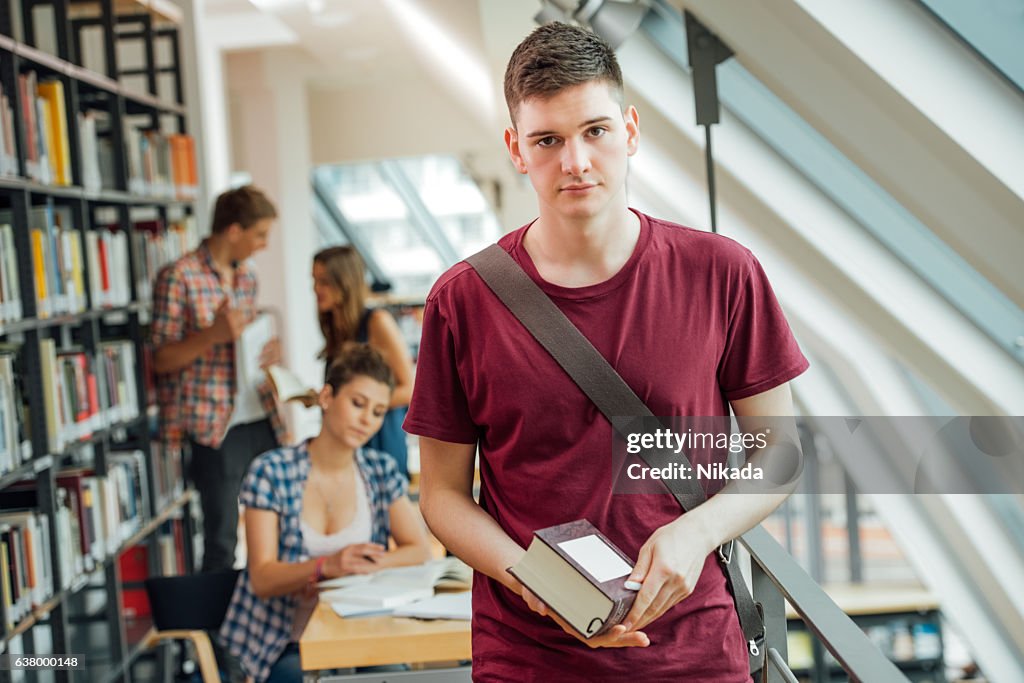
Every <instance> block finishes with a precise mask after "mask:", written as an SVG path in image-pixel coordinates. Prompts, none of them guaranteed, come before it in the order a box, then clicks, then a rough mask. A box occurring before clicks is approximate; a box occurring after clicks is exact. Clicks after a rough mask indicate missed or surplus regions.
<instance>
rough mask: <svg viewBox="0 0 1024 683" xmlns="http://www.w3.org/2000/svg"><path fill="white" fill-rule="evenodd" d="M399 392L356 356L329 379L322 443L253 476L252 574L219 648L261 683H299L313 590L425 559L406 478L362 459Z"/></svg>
mask: <svg viewBox="0 0 1024 683" xmlns="http://www.w3.org/2000/svg"><path fill="white" fill-rule="evenodd" d="M394 385H395V380H394V376H393V375H392V372H391V369H390V368H389V367H388V365H387V363H385V362H384V359H383V358H382V357H381V356H380V354H379V353H377V352H376V351H374V350H372V349H371V348H370V347H368V346H367V345H365V344H358V345H353V346H352V347H351V348H350V349H349V350H348V351H347V352H346V353H345V354H343V355H342V356H341V357H340V358H339V359H338V360H336V361H335V362H334V363H333V364H332V365H331V367H330V369H329V370H328V372H327V384H326V385H325V386H324V388H323V390H322V391H321V392H320V396H319V403H320V407H321V408H322V409H323V426H322V428H321V430H320V434H319V435H317V436H316V437H314V438H312V439H310V440H309V441H306V442H305V443H302V444H299V445H298V446H294V447H286V448H279V449H277V450H273V451H269V452H267V453H264V454H263V455H261V456H259V457H258V458H256V460H254V461H253V463H252V465H251V466H250V468H249V473H248V475H246V479H245V482H244V483H243V484H242V492H241V496H240V501H241V503H242V505H244V506H245V508H246V512H245V536H246V544H247V546H248V557H249V566H248V567H247V568H246V569H245V570H244V571H243V572H242V574H241V575H240V576H239V579H238V584H237V586H236V587H235V594H234V596H233V597H232V599H231V605H230V606H229V607H228V612H227V616H226V617H225V619H224V624H223V625H222V626H221V629H220V638H221V640H222V642H223V643H224V645H225V646H226V647H227V649H228V651H229V652H230V653H231V654H232V655H233V656H235V657H237V658H238V659H239V662H240V664H241V666H242V670H243V671H244V672H245V673H246V675H248V676H251V677H252V678H253V679H254V680H255V681H257V683H264V682H266V681H271V682H273V683H276V682H277V681H295V682H298V681H301V680H302V672H301V670H300V667H299V654H298V640H299V636H300V635H301V634H302V630H303V629H304V628H305V626H306V622H307V621H308V620H309V616H310V614H311V613H312V611H313V607H314V606H315V605H316V591H315V586H314V584H315V583H316V582H318V581H320V580H322V579H329V578H334V577H338V576H345V575H347V574H367V573H371V572H375V571H377V570H379V569H383V568H385V567H395V566H400V565H411V564H419V563H421V562H425V561H427V560H428V559H430V547H429V544H428V541H427V535H426V531H425V528H424V525H423V522H422V519H421V518H420V516H419V513H418V511H417V510H416V509H415V508H414V507H413V505H412V503H411V502H410V501H409V498H408V496H407V495H406V494H407V492H408V484H407V482H406V479H405V477H404V476H402V474H401V473H399V471H398V469H397V467H396V466H395V463H394V461H393V460H392V459H391V456H389V455H387V454H386V453H381V452H379V451H374V450H371V449H366V448H363V445H364V444H365V443H366V442H367V440H368V439H369V438H370V437H371V436H372V435H373V434H374V433H375V432H376V431H377V430H378V429H379V428H380V425H381V422H382V421H383V420H384V414H385V413H386V412H387V410H388V405H389V403H390V401H391V392H392V390H393V389H394ZM389 537H390V538H394V540H395V544H396V547H395V548H394V549H393V550H387V546H388V539H389ZM311 588H313V590H311Z"/></svg>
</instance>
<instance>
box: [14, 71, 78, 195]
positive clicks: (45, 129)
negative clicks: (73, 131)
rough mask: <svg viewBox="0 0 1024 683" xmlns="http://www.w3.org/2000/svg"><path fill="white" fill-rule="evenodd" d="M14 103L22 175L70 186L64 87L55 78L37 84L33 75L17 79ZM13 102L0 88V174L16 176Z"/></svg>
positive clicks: (24, 75)
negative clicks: (21, 141)
mask: <svg viewBox="0 0 1024 683" xmlns="http://www.w3.org/2000/svg"><path fill="white" fill-rule="evenodd" d="M17 85H18V100H19V101H20V103H21V107H20V109H21V111H20V112H17V113H19V114H20V115H21V120H22V122H23V127H22V128H23V131H24V141H25V172H26V175H27V176H28V177H29V178H31V179H33V180H37V181H39V182H41V183H46V184H52V185H70V184H71V183H72V179H71V151H70V144H69V141H68V124H67V122H68V119H67V108H66V98H65V97H64V84H63V83H62V82H61V81H60V80H59V79H56V78H46V79H43V80H42V81H40V80H39V77H38V76H37V74H36V72H35V71H27V72H25V73H22V74H19V75H18V82H17ZM15 113H16V112H15V106H14V102H13V101H12V100H11V97H10V94H9V93H6V92H3V90H2V88H0V127H2V130H0V139H2V140H3V152H2V157H3V159H2V161H0V170H2V171H3V172H4V174H5V175H16V174H17V173H18V164H17V146H16V135H15V127H14V115H15Z"/></svg>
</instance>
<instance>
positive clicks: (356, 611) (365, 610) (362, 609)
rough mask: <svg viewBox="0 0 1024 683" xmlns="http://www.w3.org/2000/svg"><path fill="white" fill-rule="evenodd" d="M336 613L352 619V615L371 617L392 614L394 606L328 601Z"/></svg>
mask: <svg viewBox="0 0 1024 683" xmlns="http://www.w3.org/2000/svg"><path fill="white" fill-rule="evenodd" d="M328 604H329V605H330V606H331V609H332V610H334V613H335V614H337V615H338V616H339V617H344V618H346V619H351V618H352V617H371V616H377V615H380V614H391V612H392V611H393V610H394V608H391V607H370V606H368V605H353V604H352V603H348V602H331V603H328Z"/></svg>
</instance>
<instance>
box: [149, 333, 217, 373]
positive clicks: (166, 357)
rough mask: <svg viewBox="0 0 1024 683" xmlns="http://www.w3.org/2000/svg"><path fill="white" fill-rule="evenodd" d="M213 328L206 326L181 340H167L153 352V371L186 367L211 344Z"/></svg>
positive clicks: (164, 371)
mask: <svg viewBox="0 0 1024 683" xmlns="http://www.w3.org/2000/svg"><path fill="white" fill-rule="evenodd" d="M212 331H213V328H211V327H207V328H205V329H202V330H200V331H198V332H195V333H193V334H190V335H189V336H187V337H185V338H184V339H182V340H181V341H176V342H168V343H166V344H164V345H163V346H161V347H160V348H158V349H157V350H156V353H155V354H153V371H154V372H156V373H157V374H158V375H163V374H167V373H170V372H177V371H178V370H182V369H184V368H187V367H188V366H189V365H192V363H194V362H195V360H196V359H197V358H199V356H201V355H203V354H204V353H206V351H207V350H208V349H209V348H210V347H211V346H213V344H214V340H213V335H212Z"/></svg>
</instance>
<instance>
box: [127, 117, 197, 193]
mask: <svg viewBox="0 0 1024 683" xmlns="http://www.w3.org/2000/svg"><path fill="white" fill-rule="evenodd" d="M125 145H126V147H127V154H128V191H129V192H131V193H132V194H138V195H145V196H152V197H169V198H177V199H195V197H196V194H197V191H198V186H199V178H198V174H197V171H196V149H195V141H194V140H193V139H192V136H191V135H186V134H184V133H172V134H169V135H168V134H164V133H161V132H159V131H155V130H146V129H143V128H140V127H137V126H126V127H125Z"/></svg>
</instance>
